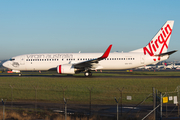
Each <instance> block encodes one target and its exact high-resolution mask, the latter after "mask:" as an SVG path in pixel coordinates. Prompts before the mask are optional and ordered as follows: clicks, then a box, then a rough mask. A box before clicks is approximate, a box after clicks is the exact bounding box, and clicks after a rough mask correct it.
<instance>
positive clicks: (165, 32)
mask: <svg viewBox="0 0 180 120" xmlns="http://www.w3.org/2000/svg"><path fill="white" fill-rule="evenodd" d="M171 33H172V28H171V27H170V25H169V24H167V26H166V27H164V28H161V33H160V35H159V36H158V37H157V38H156V39H155V40H151V42H149V44H148V45H147V46H146V47H144V48H143V51H144V55H146V54H147V53H148V54H149V55H150V56H154V52H156V51H157V50H158V49H159V50H160V51H159V54H161V53H162V51H163V50H164V49H166V48H167V49H168V45H167V40H168V39H169V37H170V35H171ZM159 47H161V48H159ZM157 52H158V51H157ZM158 60H160V57H158ZM154 61H156V59H154Z"/></svg>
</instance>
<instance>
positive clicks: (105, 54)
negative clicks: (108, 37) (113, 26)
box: [100, 44, 112, 59]
mask: <svg viewBox="0 0 180 120" xmlns="http://www.w3.org/2000/svg"><path fill="white" fill-rule="evenodd" d="M111 47H112V44H111V45H109V47H108V49H107V50H106V52H105V53H104V54H103V55H102V56H101V57H100V58H101V59H104V58H107V57H108V56H109V53H110V51H111Z"/></svg>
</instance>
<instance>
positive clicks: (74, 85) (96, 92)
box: [0, 71, 180, 104]
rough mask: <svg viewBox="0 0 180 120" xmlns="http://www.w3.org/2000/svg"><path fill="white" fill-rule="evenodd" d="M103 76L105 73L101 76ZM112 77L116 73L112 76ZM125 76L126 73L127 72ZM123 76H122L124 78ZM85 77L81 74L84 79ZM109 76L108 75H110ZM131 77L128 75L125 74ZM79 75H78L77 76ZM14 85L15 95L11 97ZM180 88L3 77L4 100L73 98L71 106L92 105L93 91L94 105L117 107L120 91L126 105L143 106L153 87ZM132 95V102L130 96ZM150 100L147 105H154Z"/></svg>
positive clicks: (149, 81) (162, 84) (156, 82)
mask: <svg viewBox="0 0 180 120" xmlns="http://www.w3.org/2000/svg"><path fill="white" fill-rule="evenodd" d="M97 74H100V75H103V74H104V73H97ZM110 74H112V73H110ZM123 74H124V73H123ZM123 74H121V73H120V74H119V75H121V76H122V75H123ZM81 75H82V74H80V76H81ZM94 75H95V76H96V74H94ZM106 75H107V74H106ZM125 75H128V74H125ZM129 75H132V76H134V75H135V76H136V75H138V76H144V75H147V76H157V75H158V76H163V75H169V76H178V75H180V72H177V71H175V72H148V71H146V72H133V73H129ZM75 76H77V75H75ZM10 85H11V86H13V94H12V96H11V92H12V91H11V90H12V89H11V87H10ZM178 85H180V78H171V79H169V78H163V79H162V78H145V79H144V78H143V79H142V78H113V77H112V78H111V77H110V78H109V77H107V78H96V77H92V78H86V77H0V98H4V99H7V100H8V101H11V99H12V98H11V97H13V100H14V101H17V100H31V101H32V100H35V99H36V89H35V88H37V100H38V101H45V102H51V101H53V102H62V103H63V95H65V98H67V99H69V100H68V103H83V104H88V103H89V98H90V97H89V96H90V92H89V89H88V88H90V89H91V88H92V92H91V98H92V104H114V103H115V101H114V97H117V98H119V97H120V92H119V90H118V88H119V89H122V88H124V89H123V103H126V104H131V103H139V102H140V101H141V100H143V99H145V98H146V97H147V96H148V95H149V94H151V93H152V87H155V88H157V89H158V90H159V91H161V92H166V91H169V92H170V91H175V89H176V87H177V86H178ZM127 95H130V96H132V101H128V100H126V96H127ZM151 102H152V99H148V100H147V103H151Z"/></svg>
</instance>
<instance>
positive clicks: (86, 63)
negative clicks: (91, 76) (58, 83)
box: [73, 44, 112, 69]
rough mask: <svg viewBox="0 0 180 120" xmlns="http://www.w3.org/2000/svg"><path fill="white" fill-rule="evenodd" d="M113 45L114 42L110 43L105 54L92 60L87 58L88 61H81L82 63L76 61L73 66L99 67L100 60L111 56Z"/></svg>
mask: <svg viewBox="0 0 180 120" xmlns="http://www.w3.org/2000/svg"><path fill="white" fill-rule="evenodd" d="M111 47H112V44H111V45H109V47H108V48H107V50H106V51H105V52H104V54H103V55H102V56H101V57H99V58H95V59H91V60H87V61H83V62H80V63H75V64H73V66H74V67H75V68H81V69H82V68H84V69H91V68H95V67H97V64H98V63H99V61H101V60H103V59H105V58H107V57H108V56H109V53H110V51H111Z"/></svg>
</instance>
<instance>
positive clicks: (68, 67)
mask: <svg viewBox="0 0 180 120" xmlns="http://www.w3.org/2000/svg"><path fill="white" fill-rule="evenodd" d="M57 72H58V73H59V74H75V72H76V69H75V68H74V66H73V65H72V64H64V65H58V66H57Z"/></svg>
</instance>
